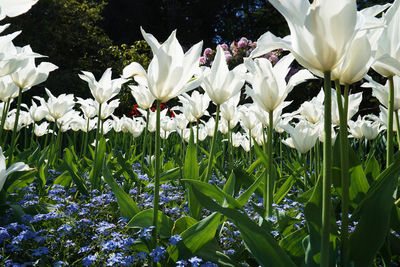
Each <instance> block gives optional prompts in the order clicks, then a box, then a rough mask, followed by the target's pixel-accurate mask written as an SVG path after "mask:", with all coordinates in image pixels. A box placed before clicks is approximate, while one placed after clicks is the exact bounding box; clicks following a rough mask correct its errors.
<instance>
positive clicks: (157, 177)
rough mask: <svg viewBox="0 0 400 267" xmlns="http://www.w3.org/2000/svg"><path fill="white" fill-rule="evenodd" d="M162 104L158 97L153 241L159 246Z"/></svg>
mask: <svg viewBox="0 0 400 267" xmlns="http://www.w3.org/2000/svg"><path fill="white" fill-rule="evenodd" d="M160 106H161V101H160V100H158V99H157V111H156V112H157V113H156V137H155V138H156V140H155V157H156V159H155V161H156V162H155V175H154V202H153V226H154V229H153V242H154V244H155V245H156V246H157V236H158V227H157V221H158V203H159V202H160V195H159V191H160V172H161V158H160V156H161V153H160V152H161V147H160V139H161V137H160V109H161V108H160Z"/></svg>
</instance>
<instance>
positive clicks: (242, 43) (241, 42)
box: [237, 37, 249, 48]
mask: <svg viewBox="0 0 400 267" xmlns="http://www.w3.org/2000/svg"><path fill="white" fill-rule="evenodd" d="M248 42H249V40H247V38H246V37H242V38H240V40H239V42H238V44H237V45H238V47H239V48H242V47H245V46H247V43H248Z"/></svg>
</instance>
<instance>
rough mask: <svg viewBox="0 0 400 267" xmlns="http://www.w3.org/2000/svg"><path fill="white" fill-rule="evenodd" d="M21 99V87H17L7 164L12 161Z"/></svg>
mask: <svg viewBox="0 0 400 267" xmlns="http://www.w3.org/2000/svg"><path fill="white" fill-rule="evenodd" d="M21 101H22V88H19V92H18V102H17V113H16V114H15V122H14V128H13V132H12V136H11V143H10V144H11V148H10V154H9V155H10V160H9V164H12V163H13V153H14V148H15V145H16V140H15V139H16V136H17V128H18V120H19V113H20V110H21Z"/></svg>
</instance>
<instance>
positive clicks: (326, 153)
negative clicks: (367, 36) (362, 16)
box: [321, 71, 332, 267]
mask: <svg viewBox="0 0 400 267" xmlns="http://www.w3.org/2000/svg"><path fill="white" fill-rule="evenodd" d="M324 91H325V99H324V131H325V140H324V145H323V157H324V158H323V163H322V164H323V170H322V178H323V180H322V234H321V267H326V266H329V231H330V229H329V226H330V213H331V210H330V206H331V177H332V115H331V113H332V111H331V104H332V103H331V101H332V100H331V94H332V93H331V72H330V71H326V72H324Z"/></svg>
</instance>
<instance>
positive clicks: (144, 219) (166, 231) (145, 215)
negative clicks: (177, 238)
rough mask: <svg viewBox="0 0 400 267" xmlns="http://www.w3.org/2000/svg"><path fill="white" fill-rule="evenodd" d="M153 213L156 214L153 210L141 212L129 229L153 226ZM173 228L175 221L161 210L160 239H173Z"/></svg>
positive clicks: (159, 219)
mask: <svg viewBox="0 0 400 267" xmlns="http://www.w3.org/2000/svg"><path fill="white" fill-rule="evenodd" d="M153 213H154V210H153V209H147V210H142V211H140V212H139V213H137V214H136V215H135V216H134V217H133V218H132V219H131V220H130V221H129V222H128V224H127V227H130V228H145V227H149V226H152V225H153ZM173 226H174V221H173V220H172V219H171V218H170V217H168V216H167V215H165V214H164V213H162V212H161V211H160V210H159V211H158V222H157V227H158V229H159V233H160V237H161V238H169V237H171V230H172V227H173Z"/></svg>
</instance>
